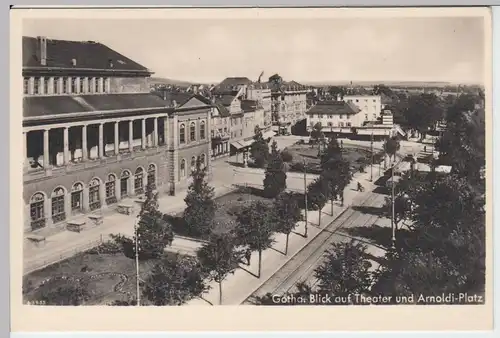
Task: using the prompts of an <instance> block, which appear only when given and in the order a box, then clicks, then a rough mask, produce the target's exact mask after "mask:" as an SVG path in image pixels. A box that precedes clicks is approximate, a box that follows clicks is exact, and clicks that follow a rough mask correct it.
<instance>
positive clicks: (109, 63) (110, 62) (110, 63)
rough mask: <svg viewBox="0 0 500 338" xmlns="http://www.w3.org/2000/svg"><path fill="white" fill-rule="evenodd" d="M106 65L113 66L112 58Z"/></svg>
mask: <svg viewBox="0 0 500 338" xmlns="http://www.w3.org/2000/svg"><path fill="white" fill-rule="evenodd" d="M108 66H109V68H113V67H114V65H113V60H111V59H109V60H108Z"/></svg>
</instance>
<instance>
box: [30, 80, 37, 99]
mask: <svg viewBox="0 0 500 338" xmlns="http://www.w3.org/2000/svg"><path fill="white" fill-rule="evenodd" d="M28 94H30V95H33V94H38V93H35V78H34V77H30V78H29V81H28Z"/></svg>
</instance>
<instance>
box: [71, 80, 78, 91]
mask: <svg viewBox="0 0 500 338" xmlns="http://www.w3.org/2000/svg"><path fill="white" fill-rule="evenodd" d="M77 79H78V78H76V77H72V78H71V94H76V93H77V90H78V88H77V85H76V82H77V81H78V80H77Z"/></svg>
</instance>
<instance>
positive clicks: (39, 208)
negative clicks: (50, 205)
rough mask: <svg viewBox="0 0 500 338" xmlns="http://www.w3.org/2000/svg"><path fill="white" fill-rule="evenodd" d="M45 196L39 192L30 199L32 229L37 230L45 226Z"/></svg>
mask: <svg viewBox="0 0 500 338" xmlns="http://www.w3.org/2000/svg"><path fill="white" fill-rule="evenodd" d="M44 204H45V195H44V194H43V193H41V192H37V193H36V194H34V195H33V196H31V199H30V219H31V229H32V230H36V229H40V228H43V227H44V226H45V205H44Z"/></svg>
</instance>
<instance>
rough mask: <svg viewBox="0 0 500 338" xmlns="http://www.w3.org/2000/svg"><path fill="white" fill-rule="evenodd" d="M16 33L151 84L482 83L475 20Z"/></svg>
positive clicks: (77, 27) (38, 27)
mask: <svg viewBox="0 0 500 338" xmlns="http://www.w3.org/2000/svg"><path fill="white" fill-rule="evenodd" d="M23 35H27V36H39V35H41V36H46V37H47V38H53V39H64V40H76V41H87V40H93V41H98V42H101V43H103V44H105V45H108V46H109V47H111V48H112V49H114V50H116V51H118V52H119V53H121V54H123V55H125V56H127V57H129V58H131V59H132V60H134V61H136V62H138V63H140V64H142V65H144V66H145V67H147V68H149V69H150V70H152V71H153V72H155V74H154V75H153V76H158V77H166V78H170V79H176V80H183V81H189V82H198V83H217V82H220V81H222V80H223V79H224V78H225V77H230V76H244V77H248V78H250V79H251V80H257V78H258V76H259V74H260V73H261V72H262V71H264V77H263V78H264V79H267V77H269V76H271V75H273V74H275V73H278V74H280V75H281V76H282V77H283V79H284V80H285V81H291V80H295V81H298V82H306V83H307V82H335V81H353V82H355V81H439V82H452V83H478V84H479V83H482V82H483V77H484V66H485V65H484V48H485V39H484V23H483V19H482V18H480V17H427V18H425V17H424V18H422V17H414V18H411V17H410V18H389V19H388V18H359V19H357V18H328V19H240V20H234V19H232V20H230V19H224V20H220V19H219V20H209V19H163V20H160V19H148V20H144V19H126V20H125V19H111V20H101V19H94V20H91V19H78V20H76V19H71V20H68V19H25V20H24V21H23Z"/></svg>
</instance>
